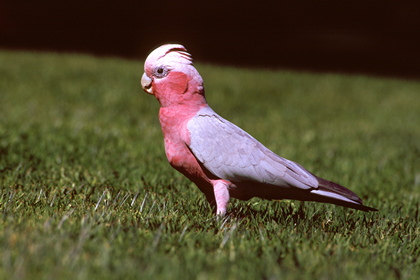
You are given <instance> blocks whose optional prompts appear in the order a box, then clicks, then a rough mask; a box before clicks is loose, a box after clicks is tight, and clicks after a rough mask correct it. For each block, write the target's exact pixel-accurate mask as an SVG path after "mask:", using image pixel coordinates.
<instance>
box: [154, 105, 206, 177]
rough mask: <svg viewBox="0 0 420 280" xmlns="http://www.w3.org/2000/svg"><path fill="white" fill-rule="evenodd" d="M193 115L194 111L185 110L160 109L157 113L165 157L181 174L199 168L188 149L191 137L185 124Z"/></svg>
mask: <svg viewBox="0 0 420 280" xmlns="http://www.w3.org/2000/svg"><path fill="white" fill-rule="evenodd" d="M195 114H196V111H195V110H194V111H192V110H188V109H185V108H161V110H160V112H159V120H160V123H161V126H162V132H163V137H164V143H165V152H166V157H167V159H168V161H169V163H170V164H171V165H172V166H173V167H175V168H176V169H178V170H179V171H181V172H182V173H191V172H197V171H194V169H197V168H199V165H198V163H197V160H196V158H195V157H194V155H193V154H192V153H191V151H190V150H189V149H188V145H189V144H190V140H191V137H190V133H189V131H188V128H187V124H188V121H189V120H190V119H191V118H192V117H193V116H194V115H195Z"/></svg>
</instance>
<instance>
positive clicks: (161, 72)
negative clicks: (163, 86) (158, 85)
mask: <svg viewBox="0 0 420 280" xmlns="http://www.w3.org/2000/svg"><path fill="white" fill-rule="evenodd" d="M168 74H169V70H168V68H166V66H164V65H160V66H156V67H155V68H154V69H153V75H154V76H155V77H156V78H159V79H161V78H164V77H166V76H167V75H168Z"/></svg>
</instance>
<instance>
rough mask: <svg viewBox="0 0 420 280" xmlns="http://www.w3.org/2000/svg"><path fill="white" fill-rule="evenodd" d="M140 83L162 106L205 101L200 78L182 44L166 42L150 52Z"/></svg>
mask: <svg viewBox="0 0 420 280" xmlns="http://www.w3.org/2000/svg"><path fill="white" fill-rule="evenodd" d="M141 85H142V87H143V89H144V91H146V92H147V93H149V94H152V95H154V96H155V97H156V98H157V99H158V100H159V102H160V104H161V106H162V107H167V106H170V105H178V104H196V103H201V104H205V103H206V100H205V97H204V87H203V79H202V78H201V76H200V74H199V73H198V71H197V70H196V69H195V67H194V66H193V64H192V57H191V55H190V54H189V53H188V52H187V50H186V49H185V47H184V46H182V45H178V44H167V45H163V46H160V47H158V48H157V49H155V50H154V51H152V52H151V53H150V54H149V56H148V57H147V59H146V62H145V63H144V74H143V76H142V77H141ZM196 105H197V104H196Z"/></svg>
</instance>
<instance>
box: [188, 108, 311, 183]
mask: <svg viewBox="0 0 420 280" xmlns="http://www.w3.org/2000/svg"><path fill="white" fill-rule="evenodd" d="M188 130H189V132H190V135H191V143H190V149H191V151H192V153H193V154H194V155H195V157H196V158H197V159H198V160H199V161H200V162H201V163H202V164H203V165H204V167H205V168H206V169H207V170H208V171H210V172H211V173H212V174H213V175H215V176H216V177H218V178H222V179H226V180H229V181H232V182H244V181H246V182H259V183H267V184H272V185H277V186H283V187H297V188H301V189H314V188H317V187H318V181H317V179H316V178H315V177H314V176H313V175H312V174H311V173H309V172H308V171H307V170H305V169H304V168H303V167H302V166H300V165H299V164H297V163H294V162H293V161H290V160H287V159H284V158H282V157H280V156H278V155H276V154H275V153H273V152H272V151H270V150H269V149H268V148H266V147H265V146H263V145H262V144H261V143H260V142H258V141H257V140H256V139H255V138H253V137H252V136H251V135H249V134H248V133H246V132H245V131H244V130H242V129H241V128H239V127H237V126H236V125H234V124H232V123H231V122H229V121H227V120H225V119H223V118H222V117H220V116H219V115H217V114H216V113H215V112H214V111H213V110H212V109H211V108H209V107H207V108H204V109H202V110H200V111H199V112H198V113H197V114H196V115H195V116H194V117H193V118H192V119H191V120H190V121H189V122H188Z"/></svg>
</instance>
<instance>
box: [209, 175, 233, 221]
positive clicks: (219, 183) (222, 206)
mask: <svg viewBox="0 0 420 280" xmlns="http://www.w3.org/2000/svg"><path fill="white" fill-rule="evenodd" d="M212 184H213V189H214V197H215V199H216V205H217V209H216V214H217V215H220V216H224V215H225V214H226V209H227V205H228V202H229V190H228V186H229V183H228V182H226V181H225V180H212Z"/></svg>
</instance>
